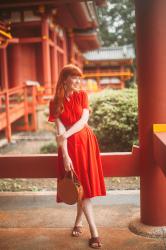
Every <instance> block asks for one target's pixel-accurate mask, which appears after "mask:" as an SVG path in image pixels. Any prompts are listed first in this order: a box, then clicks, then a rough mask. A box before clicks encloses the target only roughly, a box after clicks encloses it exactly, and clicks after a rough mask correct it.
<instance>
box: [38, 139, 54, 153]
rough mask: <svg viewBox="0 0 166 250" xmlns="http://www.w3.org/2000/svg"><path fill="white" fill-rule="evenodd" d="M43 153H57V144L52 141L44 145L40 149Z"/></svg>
mask: <svg viewBox="0 0 166 250" xmlns="http://www.w3.org/2000/svg"><path fill="white" fill-rule="evenodd" d="M40 153H41V154H51V153H53V154H54V153H57V144H56V143H55V142H50V143H49V144H46V145H44V146H43V147H41V149H40Z"/></svg>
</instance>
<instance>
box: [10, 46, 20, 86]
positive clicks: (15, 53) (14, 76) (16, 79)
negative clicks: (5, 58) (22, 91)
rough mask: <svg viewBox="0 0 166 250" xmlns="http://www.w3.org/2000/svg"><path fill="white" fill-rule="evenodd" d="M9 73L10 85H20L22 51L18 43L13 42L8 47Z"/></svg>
mask: <svg viewBox="0 0 166 250" xmlns="http://www.w3.org/2000/svg"><path fill="white" fill-rule="evenodd" d="M10 60H11V64H12V65H10V74H11V82H10V87H16V86H18V85H22V71H21V70H20V69H21V68H22V64H21V61H22V52H21V46H20V44H14V45H13V46H12V47H11V49H10Z"/></svg>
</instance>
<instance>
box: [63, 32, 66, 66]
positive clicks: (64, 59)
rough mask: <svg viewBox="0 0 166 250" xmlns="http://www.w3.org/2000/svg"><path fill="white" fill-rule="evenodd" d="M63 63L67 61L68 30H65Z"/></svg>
mask: <svg viewBox="0 0 166 250" xmlns="http://www.w3.org/2000/svg"><path fill="white" fill-rule="evenodd" d="M63 51H64V53H63V65H65V64H66V63H67V47H66V32H65V31H63Z"/></svg>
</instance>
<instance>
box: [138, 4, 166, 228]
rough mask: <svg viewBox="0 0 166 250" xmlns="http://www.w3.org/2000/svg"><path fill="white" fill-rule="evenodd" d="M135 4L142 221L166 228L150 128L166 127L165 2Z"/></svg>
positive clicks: (162, 181)
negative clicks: (157, 125)
mask: <svg viewBox="0 0 166 250" xmlns="http://www.w3.org/2000/svg"><path fill="white" fill-rule="evenodd" d="M135 3H136V34H137V44H136V45H137V47H136V51H137V70H138V71H137V74H138V104H139V108H138V111H139V115H138V117H139V142H140V184H141V194H140V197H141V200H140V201H141V221H142V222H143V223H144V224H147V225H152V226H165V225H166V196H165V191H166V178H165V175H164V172H163V171H162V169H161V168H160V167H159V165H158V164H156V163H155V162H154V156H153V124H157V123H159V124H160V123H161V124H162V123H163V124H165V123H166V113H165V110H166V91H165V82H166V71H165V65H166V56H165V55H166V28H165V27H166V18H165V10H166V1H163V0H153V1H144V0H136V1H135ZM152 27H153V28H152Z"/></svg>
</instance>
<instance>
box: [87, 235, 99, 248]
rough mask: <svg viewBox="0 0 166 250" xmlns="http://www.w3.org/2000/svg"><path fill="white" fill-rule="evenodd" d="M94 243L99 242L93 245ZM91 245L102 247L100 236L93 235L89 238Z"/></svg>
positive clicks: (92, 246)
mask: <svg viewBox="0 0 166 250" xmlns="http://www.w3.org/2000/svg"><path fill="white" fill-rule="evenodd" d="M94 243H97V244H98V246H97V245H93V244H94ZM89 246H90V247H91V248H96V249H97V248H101V247H102V244H101V240H100V237H92V238H91V239H89Z"/></svg>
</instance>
